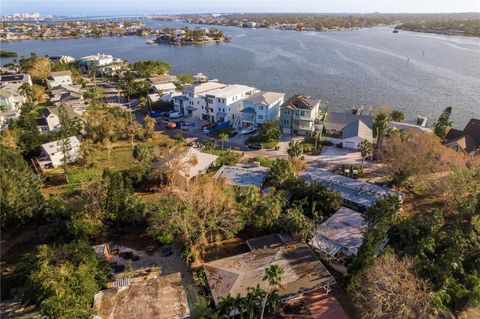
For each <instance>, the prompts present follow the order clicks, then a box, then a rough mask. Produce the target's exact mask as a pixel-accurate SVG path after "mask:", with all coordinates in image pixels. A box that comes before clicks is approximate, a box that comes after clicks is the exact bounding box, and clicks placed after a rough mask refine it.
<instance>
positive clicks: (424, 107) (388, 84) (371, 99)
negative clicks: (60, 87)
mask: <svg viewBox="0 0 480 319" xmlns="http://www.w3.org/2000/svg"><path fill="white" fill-rule="evenodd" d="M147 25H149V26H157V27H166V26H169V27H172V26H182V25H184V24H182V23H176V22H156V21H149V22H147ZM190 27H192V25H190ZM220 28H221V29H222V30H224V31H225V32H226V33H228V34H231V35H233V41H232V42H231V43H224V44H219V45H203V46H183V47H176V46H169V45H157V44H155V45H146V44H145V41H146V38H142V37H122V38H99V39H69V40H48V41H19V42H8V43H1V47H2V49H3V50H9V51H16V52H17V53H18V54H19V55H28V54H30V52H35V53H37V54H38V55H44V54H48V55H60V54H64V55H71V56H74V57H80V56H84V55H88V54H94V53H97V52H100V53H108V54H112V55H113V56H115V57H119V58H123V59H126V60H128V61H130V62H134V61H137V60H146V59H162V60H165V61H167V62H169V63H170V64H172V66H173V67H174V73H183V72H186V73H197V72H203V73H205V74H207V75H208V76H210V77H214V78H218V79H219V80H220V81H222V82H225V83H240V84H247V85H251V86H255V87H257V88H259V89H263V90H271V91H279V92H286V93H287V94H294V93H304V94H307V95H311V96H312V97H319V98H321V99H323V100H324V101H329V105H330V110H332V109H336V110H346V109H350V108H351V106H352V105H360V104H364V105H367V106H370V105H372V106H374V107H378V106H382V105H391V106H393V107H395V108H397V109H400V110H402V111H404V112H405V113H406V114H407V117H408V118H409V119H414V118H416V116H417V115H418V114H421V115H427V116H430V117H434V118H436V117H438V115H439V114H440V113H441V111H442V110H443V108H444V107H445V106H447V105H451V106H453V107H454V114H453V119H454V121H455V125H456V126H459V127H463V125H465V123H466V122H467V121H468V119H470V118H471V117H476V118H479V117H480V39H479V38H466V37H454V36H442V35H430V34H423V33H413V32H404V31H401V32H400V33H398V34H393V33H392V32H391V29H388V28H374V29H364V30H357V31H343V32H332V33H320V32H294V31H280V30H269V29H257V30H251V29H242V28H236V27H220ZM9 61H11V59H2V60H1V62H2V64H4V63H7V62H9Z"/></svg>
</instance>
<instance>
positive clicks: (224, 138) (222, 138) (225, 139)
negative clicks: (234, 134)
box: [218, 133, 228, 151]
mask: <svg viewBox="0 0 480 319" xmlns="http://www.w3.org/2000/svg"><path fill="white" fill-rule="evenodd" d="M218 137H219V138H220V141H222V151H223V143H224V142H228V134H227V133H220V134H218Z"/></svg>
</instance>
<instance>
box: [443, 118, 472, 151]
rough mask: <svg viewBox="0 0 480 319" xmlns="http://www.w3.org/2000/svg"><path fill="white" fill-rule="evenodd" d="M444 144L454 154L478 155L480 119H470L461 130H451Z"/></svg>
mask: <svg viewBox="0 0 480 319" xmlns="http://www.w3.org/2000/svg"><path fill="white" fill-rule="evenodd" d="M444 143H445V145H446V146H448V147H450V148H452V149H453V150H454V151H456V152H463V153H465V154H474V153H480V119H473V118H472V119H470V121H468V123H467V125H466V126H465V128H464V129H463V130H457V129H454V128H451V129H450V130H449V131H448V132H447V135H446V136H445V139H444Z"/></svg>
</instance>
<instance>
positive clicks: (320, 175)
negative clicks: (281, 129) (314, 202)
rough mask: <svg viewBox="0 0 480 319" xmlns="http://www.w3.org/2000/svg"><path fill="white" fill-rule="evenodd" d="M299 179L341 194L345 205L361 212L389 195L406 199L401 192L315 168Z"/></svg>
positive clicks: (309, 169)
mask: <svg viewBox="0 0 480 319" xmlns="http://www.w3.org/2000/svg"><path fill="white" fill-rule="evenodd" d="M299 177H300V178H302V179H304V180H306V181H314V182H317V183H320V185H322V186H323V187H326V188H328V189H330V190H333V191H335V192H338V193H340V196H341V197H342V198H343V202H344V204H345V205H347V206H352V207H355V208H358V209H359V210H360V211H365V210H366V209H367V208H368V207H370V206H372V205H373V204H375V202H376V201H377V200H379V199H381V198H382V197H384V196H387V195H395V196H398V197H399V198H400V200H402V199H403V197H404V196H403V194H402V193H400V192H397V191H393V190H390V189H388V188H384V187H381V186H378V185H375V184H370V183H366V182H362V181H360V180H358V179H353V178H350V177H346V176H342V175H338V174H334V173H331V172H328V171H324V170H321V169H318V168H315V167H309V168H307V169H306V170H305V171H303V172H302V173H301V174H300V176H299Z"/></svg>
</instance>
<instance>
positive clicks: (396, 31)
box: [392, 30, 400, 33]
mask: <svg viewBox="0 0 480 319" xmlns="http://www.w3.org/2000/svg"><path fill="white" fill-rule="evenodd" d="M392 32H393V33H398V32H400V31H398V30H393V31H392Z"/></svg>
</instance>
